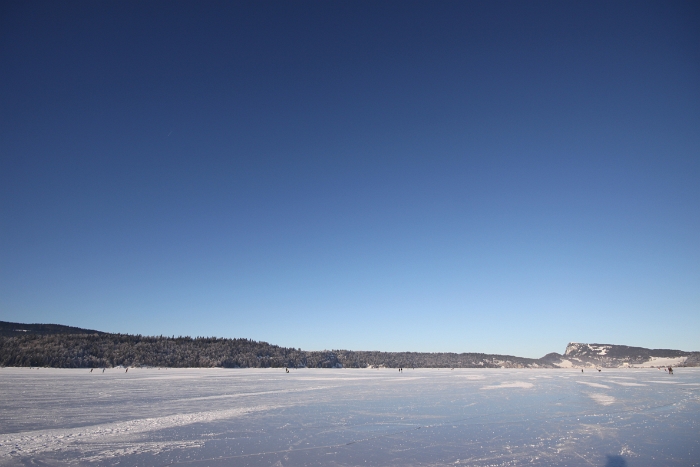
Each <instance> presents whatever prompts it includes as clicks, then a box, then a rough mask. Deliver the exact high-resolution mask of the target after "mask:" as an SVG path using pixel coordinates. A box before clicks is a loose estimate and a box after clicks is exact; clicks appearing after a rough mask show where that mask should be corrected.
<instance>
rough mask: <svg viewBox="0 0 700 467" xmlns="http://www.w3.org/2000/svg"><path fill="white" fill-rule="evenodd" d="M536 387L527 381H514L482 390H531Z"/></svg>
mask: <svg viewBox="0 0 700 467" xmlns="http://www.w3.org/2000/svg"><path fill="white" fill-rule="evenodd" d="M533 386H534V385H533V384H532V383H528V382H525V381H513V382H512V383H500V384H494V385H491V386H484V387H482V388H481V389H505V388H521V389H530V388H531V387H533Z"/></svg>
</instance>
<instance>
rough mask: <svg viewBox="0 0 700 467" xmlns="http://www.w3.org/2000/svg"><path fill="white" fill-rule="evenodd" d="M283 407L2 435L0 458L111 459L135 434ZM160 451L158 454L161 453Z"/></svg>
mask: <svg viewBox="0 0 700 467" xmlns="http://www.w3.org/2000/svg"><path fill="white" fill-rule="evenodd" d="M278 407H281V406H256V407H247V408H238V409H229V410H212V411H209V412H195V413H186V414H176V415H168V416H165V417H156V418H141V419H136V420H129V421H126V422H115V423H106V424H102V425H91V426H83V427H78V428H68V429H53V430H37V431H25V432H20V433H10V434H5V435H0V457H4V456H13V455H24V456H26V455H34V454H37V453H40V452H46V451H73V450H81V451H83V452H85V451H90V450H91V448H95V447H96V448H97V449H98V453H94V455H97V456H98V457H111V456H114V455H119V454H110V452H111V449H106V450H105V448H104V446H106V445H114V444H115V443H116V444H119V443H124V442H126V441H129V442H130V443H131V444H133V442H134V441H137V440H135V439H134V435H137V434H140V433H146V432H149V431H156V430H163V429H166V428H174V427H180V426H185V425H192V424H194V423H205V422H211V421H214V420H221V419H227V418H234V417H241V416H244V415H246V414H249V413H254V412H260V411H264V410H272V409H275V408H278ZM162 444H163V443H139V445H140V448H139V449H140V450H139V452H145V451H143V449H144V448H145V447H146V448H147V447H148V446H149V445H152V447H154V448H157V450H160V449H161V447H162V446H161V445H162ZM157 452H158V451H157Z"/></svg>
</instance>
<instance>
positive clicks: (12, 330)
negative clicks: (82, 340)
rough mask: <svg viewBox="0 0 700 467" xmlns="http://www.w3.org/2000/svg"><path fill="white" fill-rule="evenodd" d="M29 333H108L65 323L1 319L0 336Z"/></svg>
mask: <svg viewBox="0 0 700 467" xmlns="http://www.w3.org/2000/svg"><path fill="white" fill-rule="evenodd" d="M27 334H106V333H105V332H101V331H94V330H92V329H83V328H76V327H73V326H64V325H63V324H25V323H11V322H8V321H0V336H7V337H11V336H24V335H27Z"/></svg>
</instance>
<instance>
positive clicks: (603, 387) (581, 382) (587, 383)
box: [576, 381, 611, 389]
mask: <svg viewBox="0 0 700 467" xmlns="http://www.w3.org/2000/svg"><path fill="white" fill-rule="evenodd" d="M576 382H577V383H578V384H585V385H586V386H590V387H592V388H602V389H611V387H610V386H606V385H604V384H600V383H589V382H588V381H576Z"/></svg>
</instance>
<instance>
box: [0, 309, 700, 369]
mask: <svg viewBox="0 0 700 467" xmlns="http://www.w3.org/2000/svg"><path fill="white" fill-rule="evenodd" d="M118 365H121V366H164V367H226V368H269V367H292V368H304V367H313V368H368V367H369V368H381V367H386V368H398V367H405V368H411V367H415V368H587V367H588V368H591V367H603V368H624V367H630V368H633V367H656V366H658V367H661V366H700V352H687V351H682V350H673V349H647V348H644V347H632V346H626V345H615V344H585V343H576V342H570V343H569V344H568V345H567V347H566V349H565V351H564V354H559V353H557V352H551V353H548V354H547V355H545V356H543V357H541V358H538V359H534V358H526V357H517V356H513V355H500V354H484V353H468V352H465V353H454V352H379V351H353V350H322V351H303V350H301V349H296V348H286V347H280V346H277V345H273V344H269V343H267V342H259V341H253V340H250V339H224V338H216V337H197V338H192V337H177V338H176V337H174V336H173V337H163V336H141V335H130V334H114V333H105V332H101V331H95V330H91V329H83V328H77V327H72V326H63V325H57V324H23V323H12V322H6V321H0V366H32V367H33V366H48V367H58V368H95V367H112V366H118Z"/></svg>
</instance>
